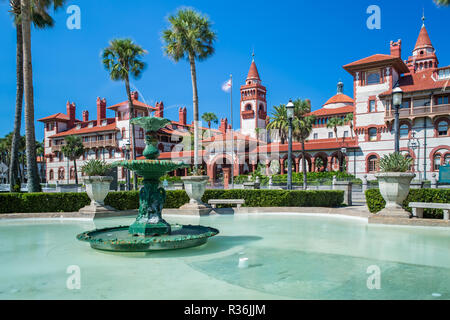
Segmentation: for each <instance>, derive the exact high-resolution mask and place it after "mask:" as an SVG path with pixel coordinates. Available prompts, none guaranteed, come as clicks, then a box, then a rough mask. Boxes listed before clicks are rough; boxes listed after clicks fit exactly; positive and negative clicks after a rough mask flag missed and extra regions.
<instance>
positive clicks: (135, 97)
mask: <svg viewBox="0 0 450 320" xmlns="http://www.w3.org/2000/svg"><path fill="white" fill-rule="evenodd" d="M131 99H132V100H139V93H138V92H137V91H133V92H131Z"/></svg>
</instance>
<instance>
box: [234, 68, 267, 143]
mask: <svg viewBox="0 0 450 320" xmlns="http://www.w3.org/2000/svg"><path fill="white" fill-rule="evenodd" d="M266 93H267V90H266V87H264V86H263V85H261V78H260V77H259V73H258V68H257V67H256V63H255V59H252V63H251V65H250V70H249V72H248V75H247V79H246V80H245V85H243V86H241V103H240V114H241V133H243V134H245V135H250V136H252V137H254V138H256V136H257V134H256V131H255V129H256V128H260V129H265V128H266V118H267V101H266Z"/></svg>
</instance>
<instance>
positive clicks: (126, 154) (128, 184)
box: [125, 141, 131, 191]
mask: <svg viewBox="0 0 450 320" xmlns="http://www.w3.org/2000/svg"><path fill="white" fill-rule="evenodd" d="M125 159H126V160H130V141H127V143H126V144H125ZM125 170H127V175H126V182H127V191H130V190H131V181H130V180H131V179H130V170H128V169H125Z"/></svg>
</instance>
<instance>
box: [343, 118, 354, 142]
mask: <svg viewBox="0 0 450 320" xmlns="http://www.w3.org/2000/svg"><path fill="white" fill-rule="evenodd" d="M346 123H348V124H349V126H350V134H351V136H352V138H353V113H347V115H346V116H345V118H344V124H346Z"/></svg>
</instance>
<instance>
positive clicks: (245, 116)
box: [242, 110, 255, 119]
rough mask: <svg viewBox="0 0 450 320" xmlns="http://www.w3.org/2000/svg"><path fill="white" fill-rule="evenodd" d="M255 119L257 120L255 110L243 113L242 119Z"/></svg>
mask: <svg viewBox="0 0 450 320" xmlns="http://www.w3.org/2000/svg"><path fill="white" fill-rule="evenodd" d="M253 118H255V111H253V110H246V111H242V119H253Z"/></svg>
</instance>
